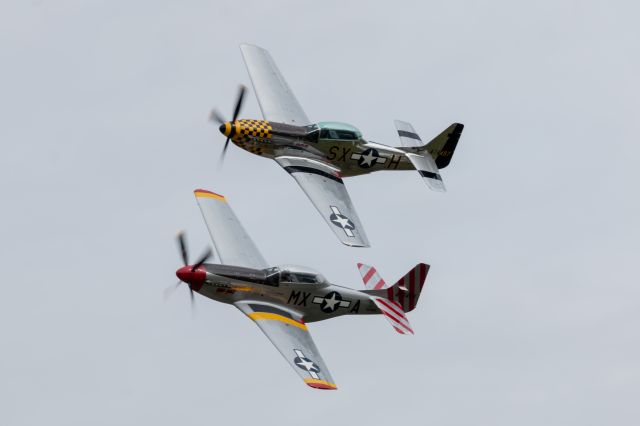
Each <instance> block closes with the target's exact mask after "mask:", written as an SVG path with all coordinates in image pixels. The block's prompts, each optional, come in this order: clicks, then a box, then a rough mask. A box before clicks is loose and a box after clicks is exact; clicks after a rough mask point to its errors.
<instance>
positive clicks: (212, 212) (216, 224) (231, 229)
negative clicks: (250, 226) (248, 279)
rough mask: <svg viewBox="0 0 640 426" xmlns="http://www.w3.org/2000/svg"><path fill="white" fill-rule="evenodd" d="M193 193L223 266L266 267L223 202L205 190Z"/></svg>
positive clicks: (249, 239)
mask: <svg viewBox="0 0 640 426" xmlns="http://www.w3.org/2000/svg"><path fill="white" fill-rule="evenodd" d="M193 192H194V194H195V196H196V200H197V201H198V206H200V211H201V212H202V216H203V217H204V221H205V223H206V225H207V229H208V230H209V234H210V235H211V240H212V241H213V245H214V246H215V248H216V252H217V253H218V256H219V257H220V261H221V263H222V264H223V265H235V266H246V267H248V268H255V269H263V268H266V267H268V266H269V265H267V262H266V261H265V260H264V258H263V257H262V254H260V252H259V251H258V248H257V247H256V245H255V244H254V243H253V241H252V240H251V237H249V234H247V231H245V230H244V228H243V227H242V224H241V223H240V221H239V220H238V218H237V217H236V215H235V214H234V213H233V210H231V207H230V206H229V204H228V203H227V200H226V198H224V197H223V196H222V195H219V194H216V193H215V192H211V191H207V190H205V189H196V190H195V191H193Z"/></svg>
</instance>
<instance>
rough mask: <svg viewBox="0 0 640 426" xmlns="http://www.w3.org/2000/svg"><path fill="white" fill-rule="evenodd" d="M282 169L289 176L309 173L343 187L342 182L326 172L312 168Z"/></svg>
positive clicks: (294, 167)
mask: <svg viewBox="0 0 640 426" xmlns="http://www.w3.org/2000/svg"><path fill="white" fill-rule="evenodd" d="M284 169H285V170H286V171H287V172H288V173H289V174H293V173H311V174H315V175H319V176H322V177H326V178H328V179H331V180H334V181H336V182H338V183H341V184H343V185H344V182H343V181H342V179H340V178H339V177H338V176H334V175H332V174H331V173H327V172H325V171H323V170H318V169H314V168H313V167H305V166H286V167H285V168H284Z"/></svg>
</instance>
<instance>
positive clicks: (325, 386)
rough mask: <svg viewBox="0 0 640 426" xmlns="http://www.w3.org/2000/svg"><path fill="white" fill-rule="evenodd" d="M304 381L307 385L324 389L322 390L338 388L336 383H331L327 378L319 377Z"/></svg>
mask: <svg viewBox="0 0 640 426" xmlns="http://www.w3.org/2000/svg"><path fill="white" fill-rule="evenodd" d="M304 382H305V383H306V384H307V386H309V387H312V388H314V389H322V390H337V389H338V386H336V385H335V384H334V383H329V382H327V381H325V380H317V379H305V380H304Z"/></svg>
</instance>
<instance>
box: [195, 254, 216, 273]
mask: <svg viewBox="0 0 640 426" xmlns="http://www.w3.org/2000/svg"><path fill="white" fill-rule="evenodd" d="M212 254H213V252H212V251H211V248H207V250H206V251H205V252H204V253H203V254H202V256H201V257H200V259H199V260H198V261H197V262H196V263H194V264H193V267H192V268H191V272H193V271H195V270H196V269H198V268H199V267H200V266H202V264H203V263H204V262H206V261H207V260H209V258H210V257H211V255H212Z"/></svg>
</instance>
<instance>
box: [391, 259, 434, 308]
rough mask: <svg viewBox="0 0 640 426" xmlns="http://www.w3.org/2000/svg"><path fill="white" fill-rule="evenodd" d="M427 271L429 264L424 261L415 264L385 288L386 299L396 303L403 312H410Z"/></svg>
mask: <svg viewBox="0 0 640 426" xmlns="http://www.w3.org/2000/svg"><path fill="white" fill-rule="evenodd" d="M428 272H429V265H427V264H425V263H419V264H417V265H416V266H415V268H413V269H412V270H410V271H409V272H408V273H407V275H405V276H404V277H402V278H400V280H398V282H397V283H395V284H394V285H393V286H392V287H389V288H388V289H387V299H389V300H390V301H391V302H395V303H397V304H398V305H399V306H400V307H401V308H402V310H403V311H404V312H411V311H412V310H414V309H415V307H416V304H417V303H418V298H419V297H420V292H421V291H422V286H423V285H424V281H425V280H426V278H427V273H428Z"/></svg>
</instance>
